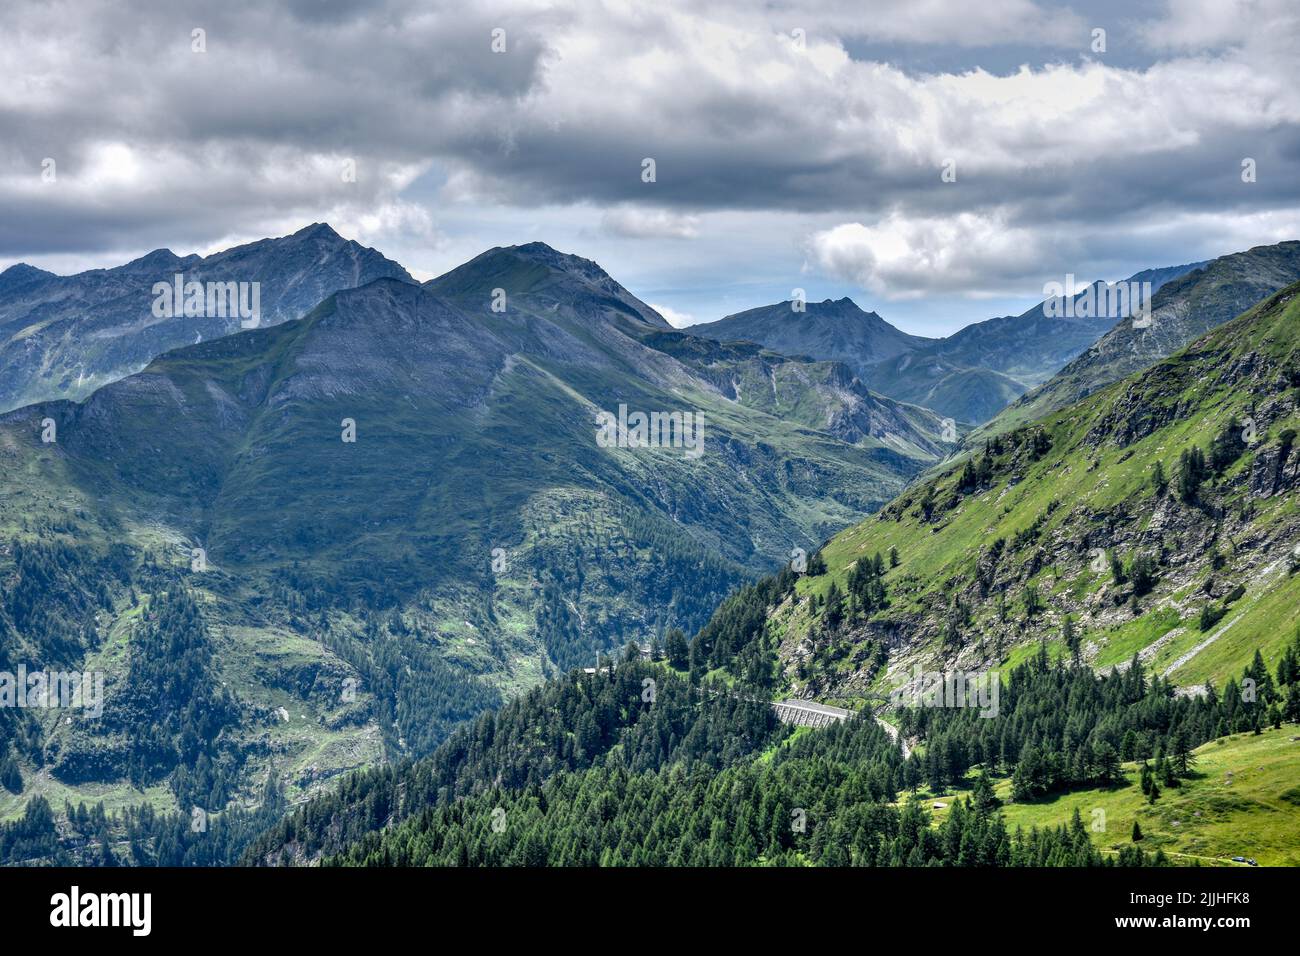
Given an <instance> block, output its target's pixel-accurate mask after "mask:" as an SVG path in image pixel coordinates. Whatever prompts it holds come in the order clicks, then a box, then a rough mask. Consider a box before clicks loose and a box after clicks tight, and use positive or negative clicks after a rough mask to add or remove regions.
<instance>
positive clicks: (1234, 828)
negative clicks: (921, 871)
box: [925, 724, 1300, 866]
mask: <svg viewBox="0 0 1300 956" xmlns="http://www.w3.org/2000/svg"><path fill="white" fill-rule="evenodd" d="M1296 731H1297V728H1296V727H1295V726H1294V725H1292V724H1285V725H1283V726H1282V728H1281V729H1275V728H1273V727H1264V728H1263V729H1262V730H1261V732H1260V733H1259V734H1254V733H1243V734H1236V735H1232V736H1228V737H1221V738H1219V739H1217V740H1213V741H1211V742H1209V743H1206V744H1203V745H1202V746H1200V747H1198V748H1196V749H1195V750H1193V752H1192V755H1191V761H1190V767H1189V771H1188V773H1187V774H1185V775H1183V776H1182V777H1181V779H1180V780H1179V784H1178V786H1176V787H1166V788H1162V790H1161V793H1160V795H1159V797H1158V798H1157V800H1156V801H1155V802H1154V803H1152V802H1151V801H1150V800H1149V799H1148V798H1147V797H1146V796H1144V795H1143V793H1142V789H1141V777H1142V774H1141V767H1142V761H1129V762H1125V763H1124V765H1123V785H1122V786H1107V787H1098V788H1081V789H1076V790H1070V791H1067V792H1064V793H1060V794H1054V795H1052V796H1051V797H1050V798H1047V799H1044V800H1040V801H1034V802H1031V803H1015V802H1010V796H1011V780H1010V779H1006V780H1002V781H999V782H998V784H997V786H996V788H995V793H996V794H997V796H998V797H1000V798H1001V799H1003V800H1004V801H1007V802H1006V804H1005V809H1004V812H1005V815H1006V819H1007V826H1008V827H1009V828H1010V829H1012V830H1014V829H1016V828H1017V827H1020V828H1023V829H1025V830H1029V829H1030V828H1031V827H1038V828H1040V829H1041V828H1044V827H1048V828H1050V827H1057V826H1061V825H1064V824H1067V823H1069V821H1070V819H1071V818H1072V817H1073V815H1074V814H1075V813H1076V812H1078V813H1079V814H1080V816H1081V818H1082V819H1083V821H1084V822H1085V823H1086V824H1087V829H1088V833H1089V835H1090V836H1091V838H1092V841H1093V843H1094V845H1096V846H1097V848H1098V849H1099V850H1101V852H1102V853H1108V854H1111V853H1118V852H1119V851H1121V850H1123V849H1124V848H1126V847H1130V846H1133V845H1134V844H1135V843H1136V845H1138V846H1141V847H1143V848H1144V849H1146V850H1148V851H1152V852H1154V851H1155V850H1157V849H1159V850H1161V851H1163V852H1164V853H1165V855H1166V856H1167V857H1168V858H1169V860H1170V862H1171V863H1173V864H1174V865H1176V866H1248V865H1249V864H1248V863H1244V862H1234V860H1233V858H1234V857H1244V858H1247V859H1253V860H1255V861H1256V862H1257V863H1258V864H1259V865H1260V866H1300V827H1297V825H1296V818H1297V813H1296V808H1297V806H1298V805H1300V788H1298V787H1297V785H1296V782H1297V780H1300V741H1298V740H1297V739H1296V738H1297V734H1296ZM925 795H926V796H929V797H935V796H937V797H939V798H940V800H941V802H944V803H945V807H944V808H943V809H940V810H937V811H935V819H936V820H943V819H944V817H945V816H946V814H947V813H948V811H949V809H951V807H952V805H953V802H954V799H955V798H957V797H963V796H968V795H969V791H968V790H967V789H966V788H964V787H963V788H961V789H957V790H952V789H951V788H949V789H946V790H945V791H944V792H943V793H941V794H930V793H929V792H928V791H927V792H926V794H925ZM1135 823H1136V824H1137V833H1138V835H1139V839H1138V840H1136V841H1135V840H1134V839H1133V836H1134V828H1133V825H1134V824H1135Z"/></svg>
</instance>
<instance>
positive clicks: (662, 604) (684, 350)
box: [0, 243, 956, 806]
mask: <svg viewBox="0 0 1300 956" xmlns="http://www.w3.org/2000/svg"><path fill="white" fill-rule="evenodd" d="M602 413H607V414H609V415H611V416H614V417H615V418H617V419H624V418H630V416H634V415H636V414H638V413H645V414H647V415H649V414H655V415H662V416H664V418H665V419H668V418H669V417H670V416H679V423H680V421H681V420H682V419H683V418H684V420H685V421H686V422H693V423H694V424H695V427H694V429H692V431H693V434H687V435H685V436H680V435H679V436H678V437H684V438H686V439H694V440H695V444H694V447H693V448H692V447H687V446H684V445H683V444H678V445H677V446H673V445H672V443H671V441H670V442H668V443H666V444H665V445H664V446H663V447H634V446H632V445H630V444H628V443H625V442H621V441H619V442H615V443H613V444H612V445H611V446H610V447H603V446H602V444H601V442H600V440H599V435H600V429H599V427H598V424H599V422H600V416H601V415H602ZM679 431H680V429H679ZM664 437H665V438H667V439H671V438H672V437H673V436H672V434H671V433H666V434H665V435H664ZM0 447H3V448H4V449H5V454H4V459H3V466H2V467H0V494H2V498H0V526H3V528H4V530H5V534H6V539H7V540H11V542H12V543H11V545H10V549H9V554H8V559H7V561H8V566H9V570H8V573H9V574H10V575H11V576H12V580H13V581H14V582H16V583H15V584H14V587H13V588H12V592H13V594H14V595H15V597H14V598H13V599H12V601H11V604H10V606H9V608H8V612H7V613H8V617H7V621H8V623H7V628H6V633H7V635H8V637H7V642H8V649H7V651H5V652H4V653H6V654H7V655H8V656H9V658H12V659H14V660H17V659H19V658H24V659H28V660H32V661H36V662H41V663H42V664H45V665H48V664H53V663H58V664H60V665H71V664H74V663H75V664H77V665H79V666H82V667H83V668H85V669H94V670H99V671H102V672H104V673H106V675H107V686H108V700H109V702H110V703H109V706H108V712H107V715H106V718H105V720H103V721H100V722H94V721H85V722H84V723H83V722H73V723H70V724H58V723H42V722H40V721H38V720H36V719H35V718H34V717H32V716H30V715H29V716H28V721H27V722H24V723H23V724H22V725H21V726H22V727H23V728H25V729H23V730H22V732H21V736H22V739H23V740H24V741H25V744H24V745H22V746H21V747H20V752H21V754H22V757H21V759H20V761H19V762H20V763H21V765H22V766H23V767H24V769H25V772H26V773H27V774H28V776H29V778H30V779H29V786H28V791H29V793H30V792H35V793H40V794H45V795H48V796H50V797H53V798H55V799H56V800H57V799H58V798H59V797H61V796H67V795H69V794H72V795H75V794H79V793H81V792H82V788H85V787H97V788H100V792H109V793H112V794H114V795H115V796H114V799H126V795H127V794H128V793H129V792H130V789H131V788H136V789H141V790H144V791H145V792H149V793H153V794H156V799H158V800H161V801H164V802H165V799H166V798H165V797H164V796H163V794H164V793H165V792H166V789H167V788H168V787H169V788H170V790H171V793H172V795H173V796H174V797H175V799H177V800H179V801H181V805H182V806H184V805H185V803H184V801H187V800H195V799H196V797H195V792H196V789H197V790H200V791H201V792H202V794H203V795H204V799H203V800H202V802H200V803H199V805H200V806H210V805H213V804H222V803H224V802H226V800H227V799H229V797H230V795H232V794H235V793H241V792H247V791H248V788H249V787H250V786H252V781H254V780H256V779H260V778H261V777H262V776H263V775H265V774H267V773H268V772H270V768H271V767H272V766H274V767H275V768H277V773H281V774H284V775H285V776H286V777H287V779H289V780H290V781H292V783H291V784H290V787H289V790H290V796H291V797H292V796H293V795H294V794H296V793H297V792H298V791H299V790H300V789H301V790H310V789H311V788H313V787H319V786H321V785H322V783H323V781H325V780H328V779H329V778H330V777H331V776H332V775H334V774H336V773H338V772H339V771H341V770H344V769H349V768H352V767H356V766H359V765H363V764H368V763H373V762H375V761H377V760H380V759H383V758H384V757H385V756H387V757H388V758H390V759H395V758H397V757H399V756H401V755H405V754H420V753H424V752H427V751H428V750H429V749H430V748H432V747H433V746H435V745H436V744H437V743H438V742H440V741H441V739H442V738H443V737H444V736H445V735H446V733H447V732H448V730H449V729H450V728H451V727H452V726H454V725H455V724H456V723H458V722H460V721H462V720H464V719H466V718H467V717H469V716H472V715H473V714H474V713H476V712H477V711H478V710H481V709H482V708H483V707H485V706H489V705H491V704H492V703H494V702H496V701H498V700H499V699H500V698H501V697H502V696H509V695H511V694H513V693H516V692H517V691H518V690H520V689H522V688H524V687H528V686H532V685H534V684H536V683H537V682H538V681H540V680H542V679H544V678H546V677H548V676H553V675H555V674H558V673H560V672H563V671H565V670H568V669H569V668H571V667H574V666H576V665H579V664H583V663H586V662H589V661H591V660H593V658H594V655H595V654H597V653H598V652H607V651H609V650H610V649H612V648H615V647H619V646H622V645H623V644H624V643H626V642H627V641H628V640H638V641H641V642H643V643H646V644H648V643H649V642H650V641H651V640H652V639H655V638H656V637H657V636H660V635H662V634H663V633H665V632H666V631H667V630H669V629H671V628H673V627H679V628H682V629H684V630H686V631H689V632H694V631H695V630H696V629H698V628H699V627H700V626H701V625H702V624H703V623H704V622H705V621H706V620H707V618H708V616H709V614H710V613H711V611H712V610H713V608H714V607H715V606H716V605H717V604H718V603H719V602H720V601H721V600H722V599H723V598H724V597H725V595H726V594H727V593H728V592H729V591H730V590H731V589H732V588H733V587H735V586H736V585H737V584H739V583H740V582H742V581H743V580H746V579H747V578H750V577H752V576H754V575H756V574H759V573H761V572H763V571H765V570H768V569H770V568H771V567H773V566H775V565H776V564H778V563H780V562H781V561H783V560H789V558H790V555H791V554H792V552H793V551H794V550H795V549H803V551H804V552H811V551H812V550H814V549H815V548H816V546H817V545H818V544H819V543H820V542H821V541H822V540H824V539H825V538H826V537H828V536H829V535H830V534H832V533H833V532H834V531H836V530H838V529H839V528H842V527H844V526H845V525H847V524H850V523H852V522H854V521H856V520H858V519H860V518H861V517H862V516H864V515H866V514H868V513H870V512H872V511H874V510H875V509H877V508H879V507H880V506H881V505H882V504H884V503H885V502H886V501H888V500H890V499H891V498H892V497H893V496H894V495H895V494H897V493H898V491H900V490H901V489H902V488H903V487H904V486H905V485H906V484H907V482H908V481H909V480H910V479H911V477H912V476H914V475H915V474H917V473H918V472H919V471H921V470H923V469H924V468H926V467H928V466H930V465H932V464H934V463H935V462H937V461H938V460H939V459H940V458H941V457H942V456H943V455H944V454H946V453H947V452H949V451H952V450H953V449H954V448H955V447H956V446H955V444H954V443H953V441H952V440H951V438H950V440H948V441H945V440H944V436H943V423H942V420H941V419H940V417H939V416H938V415H936V414H935V413H933V412H930V411H928V410H925V409H921V408H917V407H914V406H908V405H904V404H901V403H898V402H895V401H892V400H890V399H885V398H881V397H879V396H875V395H873V394H871V393H870V392H868V391H867V390H866V389H865V388H864V387H863V386H862V385H861V383H860V382H858V381H857V380H856V379H854V377H853V376H852V375H851V373H850V372H849V371H848V370H847V369H846V368H845V367H844V366H842V365H840V364H838V363H833V362H818V361H814V360H811V359H797V358H795V359H792V358H786V357H784V356H781V355H778V354H776V353H772V352H769V351H766V350H763V349H761V348H759V347H758V346H753V345H726V344H719V343H714V342H710V341H709V340H706V339H699V338H696V337H693V336H689V335H686V334H684V333H681V332H677V331H674V330H673V329H671V328H670V327H669V325H668V324H667V323H666V322H665V321H664V320H663V319H662V317H660V316H659V315H658V314H657V313H656V312H654V310H652V309H650V308H649V307H648V306H646V305H645V304H644V303H642V302H640V301H639V300H638V299H636V298H635V297H634V296H633V295H631V293H629V292H628V291H627V290H626V289H624V288H623V287H622V286H620V285H619V284H618V283H616V282H615V281H614V280H613V279H612V278H611V277H610V276H608V275H607V274H606V273H605V272H604V271H603V270H601V269H600V268H599V267H598V266H596V265H595V264H594V263H592V262H590V261H588V260H584V259H580V258H578V257H576V256H569V255H565V254H562V253H559V252H556V251H555V250H554V249H551V248H550V247H548V246H545V245H542V244H537V243H534V244H529V245H525V246H516V247H510V248H497V249H492V250H489V251H488V252H486V253H484V254H483V255H481V256H479V257H477V258H476V259H474V260H472V261H470V262H469V263H466V264H465V265H463V266H461V267H459V268H457V269H454V270H452V271H451V272H450V273H448V274H446V275H444V276H442V277H440V278H438V279H435V280H432V281H431V282H428V283H425V284H423V285H419V284H416V283H414V282H411V281H409V280H408V279H406V278H404V277H401V276H391V277H381V278H376V279H373V280H371V281H370V282H368V283H366V284H364V285H362V286H360V287H359V288H352V289H344V290H342V291H338V292H335V293H333V294H330V295H328V296H327V297H326V298H325V299H324V300H323V301H322V302H320V303H319V305H317V306H316V307H315V308H314V309H312V310H311V311H310V312H309V313H308V314H307V315H305V316H303V317H302V318H296V319H289V320H287V321H283V322H280V323H278V324H268V325H267V326H265V327H262V328H257V329H251V330H246V331H241V332H239V333H237V334H233V335H228V336H225V337H221V338H216V339H213V340H211V341H204V342H201V343H198V344H193V345H187V346H185V347H182V348H178V349H174V350H172V351H169V352H166V353H165V354H163V355H162V356H160V357H158V358H156V359H154V360H153V361H152V362H151V363H150V364H149V365H148V366H147V367H146V368H145V369H144V370H143V371H141V372H138V373H135V374H133V375H129V376H127V377H126V378H123V379H122V380H120V381H117V382H113V383H111V384H108V385H105V386H103V387H101V388H99V389H98V390H97V391H95V392H93V393H92V394H91V395H90V396H88V397H87V398H85V399H83V400H81V401H72V400H67V399H60V400H55V401H46V402H39V403H36V404H33V405H28V406H25V407H23V408H21V409H17V410H14V411H11V412H9V413H7V414H5V415H4V416H0ZM24 582H27V583H26V584H24ZM26 588H31V589H40V590H41V591H42V592H43V596H42V598H41V600H42V601H44V602H45V603H46V605H47V607H46V609H45V610H44V611H42V612H41V613H40V614H39V615H37V616H33V615H32V613H31V612H30V609H29V608H28V607H27V606H26V603H25V601H26V598H24V597H23V596H22V595H24V594H27V593H28V592H27V590H25V589H26ZM177 621H201V622H202V625H203V626H202V629H201V630H200V631H199V632H193V631H189V630H182V631H181V633H184V634H190V635H193V634H194V633H198V634H199V635H200V637H198V638H195V639H196V640H197V641H198V649H197V650H196V651H195V654H196V655H197V657H198V658H201V659H202V660H203V661H204V662H205V663H204V664H203V667H201V668H198V670H197V671H196V674H199V675H202V677H201V679H200V677H199V676H193V677H192V681H197V682H198V683H199V684H200V685H201V687H202V688H204V689H203V690H202V691H201V692H199V691H196V692H192V693H190V694H189V695H188V697H187V700H186V702H185V703H184V704H182V703H181V702H180V701H173V702H171V703H170V704H166V705H165V704H162V703H153V702H154V701H161V702H165V701H168V700H169V694H168V692H167V681H168V679H169V675H168V674H166V673H161V674H158V673H153V672H151V671H149V670H148V669H147V667H146V664H145V662H144V658H142V657H141V656H140V655H142V654H144V653H146V650H145V649H146V648H148V647H149V646H150V645H151V642H162V641H163V640H164V638H166V639H168V640H171V639H178V638H176V635H175V634H173V633H172V631H171V630H170V629H171V628H172V627H175V626H179V625H176V624H175V622H177ZM348 681H352V682H353V687H354V691H355V693H354V695H353V696H352V697H351V698H350V699H345V698H344V697H343V696H341V693H342V691H341V688H343V687H344V686H345V684H346V682H348ZM137 684H138V685H139V692H138V693H134V694H127V693H126V692H125V691H124V688H129V687H133V686H135V685H137ZM227 688H234V690H233V691H231V692H230V693H229V694H227V693H226V692H225V690H224V689H227ZM127 702H131V706H132V707H133V708H134V709H133V710H132V711H131V712H129V713H128V712H126V711H124V710H123V709H122V708H123V707H125V706H126V703H127ZM194 707H198V708H199V711H198V712H192V710H191V708H194ZM132 714H134V716H132ZM218 714H219V715H221V722H220V730H219V731H216V730H213V731H211V732H210V734H209V735H210V736H211V738H212V739H211V743H210V746H209V747H208V748H207V749H205V750H203V752H202V754H201V756H202V757H203V759H204V760H205V767H207V768H209V769H208V771H207V772H206V773H205V774H204V775H203V776H202V777H201V779H200V781H199V782H197V783H196V782H195V781H194V780H193V779H190V777H189V776H188V773H182V770H183V769H184V768H185V766H186V760H185V759H184V758H185V757H186V756H187V754H186V752H185V750H184V748H183V746H182V745H181V744H180V743H179V742H180V741H182V740H184V739H187V737H186V735H187V734H198V731H197V730H196V729H195V727H194V726H191V724H192V723H193V722H196V721H202V720H206V719H209V718H210V719H214V720H215V719H216V718H215V717H213V716H212V715H218ZM205 715H206V716H205ZM141 728H150V729H149V730H148V732H147V733H143V732H142V730H141ZM200 736H201V735H200ZM189 756H193V754H190V755H189ZM194 759H196V760H197V759H198V757H194ZM178 774H179V776H178ZM104 788H107V791H105V790H104ZM160 788H161V789H160ZM15 799H16V798H15Z"/></svg>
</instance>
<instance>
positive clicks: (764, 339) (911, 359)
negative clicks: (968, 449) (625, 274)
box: [689, 263, 1202, 424]
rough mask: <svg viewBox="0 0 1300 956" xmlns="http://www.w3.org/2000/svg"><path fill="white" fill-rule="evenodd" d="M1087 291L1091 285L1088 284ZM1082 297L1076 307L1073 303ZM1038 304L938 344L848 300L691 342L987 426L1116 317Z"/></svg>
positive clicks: (771, 311) (698, 330)
mask: <svg viewBox="0 0 1300 956" xmlns="http://www.w3.org/2000/svg"><path fill="white" fill-rule="evenodd" d="M1200 265H1202V263H1191V264H1188V265H1183V266H1171V267H1168V268H1164V269H1150V270H1146V271H1144V272H1140V273H1138V274H1137V275H1134V276H1132V277H1131V278H1129V279H1128V280H1126V281H1127V282H1149V283H1151V289H1152V292H1154V291H1155V290H1156V289H1159V288H1160V287H1161V286H1162V285H1163V284H1164V283H1166V282H1169V281H1171V280H1172V279H1174V278H1177V277H1178V276H1180V275H1183V274H1185V273H1186V272H1189V271H1191V270H1192V269H1195V268H1198V267H1199V266H1200ZM1093 285H1094V287H1095V286H1096V285H1097V283H1094V284H1093ZM1083 294H1084V292H1083V291H1082V290H1080V291H1079V292H1078V293H1076V294H1075V296H1074V297H1073V298H1075V299H1078V298H1079V297H1080V296H1082V295H1083ZM1046 306H1047V303H1046V302H1043V303H1040V304H1038V305H1036V306H1034V308H1032V309H1030V310H1028V311H1027V312H1025V313H1023V314H1022V315H1018V316H1003V317H1000V318H994V319H988V320H986V321H984V322H977V323H975V324H973V325H969V326H967V327H966V328H964V329H962V330H960V331H959V332H956V333H954V334H953V335H950V336H948V337H947V338H942V339H927V338H923V337H920V336H914V335H908V334H907V333H904V332H901V331H899V330H898V329H896V328H894V326H892V325H890V324H889V323H888V322H886V321H885V320H884V319H882V318H881V317H880V316H879V315H877V314H876V313H875V312H864V311H863V310H862V309H860V308H859V307H858V306H857V305H856V304H855V303H854V302H853V301H852V300H851V299H847V298H845V299H840V300H838V301H835V302H832V301H831V300H829V299H828V300H826V301H824V302H817V303H808V304H807V306H806V310H805V311H803V312H796V311H795V310H794V308H793V305H792V303H790V302H784V303H779V304H777V305H770V306H764V307H763V308H759V309H750V310H749V311H747V312H740V313H737V314H736V315H732V316H728V317H727V318H724V319H721V320H719V321H717V322H710V323H705V324H703V325H696V326H691V328H690V329H689V331H690V332H691V333H692V334H694V335H703V336H707V337H708V338H712V339H719V340H748V341H753V342H758V343H760V344H762V345H765V346H767V347H768V348H771V349H774V350H776V351H779V352H785V353H786V354H791V355H809V356H812V357H814V358H823V359H835V360H836V361H841V362H844V363H845V364H846V365H848V366H849V367H850V368H852V369H853V371H854V373H855V374H856V375H857V376H858V377H859V378H861V379H862V381H863V382H864V383H866V385H867V387H868V388H870V389H871V390H872V391H875V392H878V393H880V394H882V395H888V396H889V397H891V398H896V399H898V400H899V401H904V402H911V403H913V404H916V405H922V406H924V407H926V408H932V409H934V410H935V411H938V412H941V413H943V414H944V415H949V416H951V417H952V418H954V419H956V420H957V421H960V422H967V423H971V424H979V423H981V422H984V421H987V420H988V419H989V418H991V417H993V416H994V415H996V414H997V413H998V412H999V411H1001V410H1002V409H1003V408H1005V407H1006V406H1007V405H1008V404H1009V403H1010V402H1012V401H1014V400H1015V399H1016V398H1018V397H1019V396H1021V395H1022V394H1024V393H1025V392H1026V391H1028V390H1029V389H1031V388H1033V387H1034V386H1036V385H1040V384H1042V383H1043V382H1044V381H1046V380H1047V379H1048V378H1050V377H1051V376H1052V375H1053V374H1054V373H1055V372H1056V371H1057V370H1058V369H1060V368H1061V367H1062V366H1064V365H1065V364H1066V363H1067V362H1069V361H1070V360H1071V359H1072V358H1074V357H1075V356H1076V355H1078V354H1079V353H1080V352H1082V351H1083V350H1084V349H1086V348H1087V347H1088V346H1089V345H1091V344H1092V343H1093V342H1094V341H1096V340H1097V339H1098V338H1099V337H1100V336H1101V335H1103V334H1104V333H1105V332H1106V331H1107V330H1108V329H1110V328H1111V327H1112V326H1113V325H1114V324H1115V321H1116V320H1115V318H1114V317H1106V316H1101V317H1097V316H1092V315H1081V316H1080V317H1078V318H1075V317H1073V315H1072V314H1071V315H1070V316H1069V317H1064V316H1062V317H1057V316H1052V315H1049V314H1048V313H1047V310H1046Z"/></svg>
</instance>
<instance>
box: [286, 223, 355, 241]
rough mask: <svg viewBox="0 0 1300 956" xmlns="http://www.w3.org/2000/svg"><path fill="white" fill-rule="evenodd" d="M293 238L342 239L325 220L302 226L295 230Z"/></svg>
mask: <svg viewBox="0 0 1300 956" xmlns="http://www.w3.org/2000/svg"><path fill="white" fill-rule="evenodd" d="M292 238H294V239H327V240H335V239H337V240H342V239H343V237H342V236H340V235H339V234H338V233H337V232H336V231H335V230H334V227H333V226H331V225H330V224H329V223H327V222H313V223H312V224H311V225H310V226H304V227H303V228H301V229H299V230H298V231H297V232H295V233H294V234H293V236H292Z"/></svg>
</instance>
